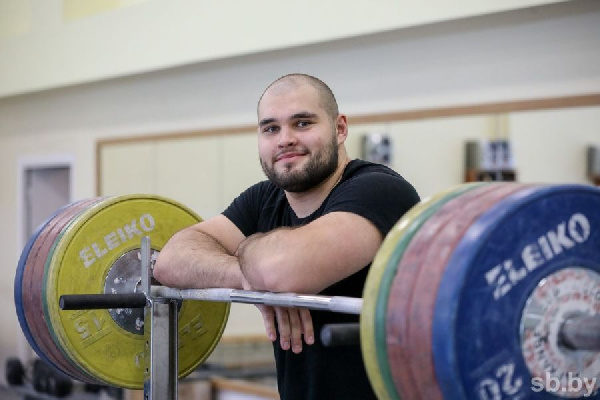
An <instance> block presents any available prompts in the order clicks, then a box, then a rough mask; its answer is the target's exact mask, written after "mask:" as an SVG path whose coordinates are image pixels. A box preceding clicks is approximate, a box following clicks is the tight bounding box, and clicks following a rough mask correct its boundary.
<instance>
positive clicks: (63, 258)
mask: <svg viewBox="0 0 600 400" xmlns="http://www.w3.org/2000/svg"><path fill="white" fill-rule="evenodd" d="M199 220H200V219H199V217H198V216H197V215H195V214H194V213H193V212H192V211H190V210H188V209H187V208H185V207H184V206H182V205H180V204H178V203H176V202H173V201H172V200H168V199H165V198H161V197H158V196H146V195H129V196H117V197H114V198H110V199H107V200H105V201H102V202H101V203H99V204H96V205H94V206H93V207H91V208H89V209H88V210H87V211H85V212H84V213H82V214H81V215H79V216H78V217H77V218H76V219H75V220H73V221H72V224H71V225H70V226H68V227H67V228H66V229H64V230H63V232H62V233H61V237H60V238H59V239H58V240H56V241H55V245H56V246H55V248H54V249H53V251H52V254H51V259H49V260H48V262H47V264H46V269H45V273H46V274H45V277H44V286H43V300H44V308H45V310H46V316H47V322H48V323H49V326H50V331H51V332H52V334H53V336H54V339H55V341H57V342H58V343H59V344H60V347H61V348H62V349H63V350H65V351H66V352H67V353H68V355H69V357H70V358H71V360H73V361H74V362H76V363H77V365H79V366H80V367H81V368H82V369H83V370H84V371H86V372H87V373H88V374H89V375H91V376H93V377H94V378H96V379H98V380H100V381H102V382H105V383H106V384H108V385H111V386H118V387H123V388H130V389H141V388H143V384H144V368H145V361H144V356H145V345H146V341H145V339H144V335H143V329H142V328H141V327H142V325H143V324H142V321H140V319H139V318H135V314H133V311H132V310H116V311H118V312H117V313H115V312H114V311H115V310H111V311H113V313H111V312H110V311H109V310H81V311H61V310H59V307H58V300H59V298H60V296H61V295H63V294H87V293H114V292H115V291H116V292H118V293H123V291H122V290H121V289H123V288H127V287H129V288H130V289H131V290H130V291H131V292H132V291H133V289H134V288H135V287H136V285H137V284H138V282H139V280H140V275H141V271H140V273H139V274H138V275H137V276H135V275H132V274H131V268H132V264H135V265H139V263H138V262H134V263H132V262H131V260H132V259H133V260H134V261H135V259H136V258H138V257H139V247H140V240H141V237H142V236H149V237H150V240H151V243H152V249H153V250H154V251H160V249H162V247H163V246H164V245H165V244H166V242H167V241H168V239H169V238H170V237H171V236H173V234H175V233H176V232H178V231H179V230H181V229H183V228H185V227H188V226H190V225H193V224H194V223H196V222H198V221H199ZM138 259H139V258H138ZM121 313H125V314H132V315H133V316H134V318H133V322H131V321H130V323H129V324H127V323H125V324H124V323H123V321H121V320H120V319H119V318H118V315H115V314H121ZM228 315H229V304H225V303H214V302H199V301H184V302H183V304H182V306H181V308H180V309H179V316H178V318H179V319H178V339H179V343H178V362H179V365H178V367H179V368H178V370H179V377H180V378H182V377H184V376H186V375H187V374H189V373H190V372H192V371H193V370H194V369H195V368H196V367H197V366H198V365H199V364H200V363H201V362H203V361H204V360H205V359H206V358H207V357H208V356H209V355H210V353H211V352H212V350H213V349H214V348H215V346H216V345H217V343H218V341H219V339H220V337H221V334H222V332H223V330H224V328H225V324H226V322H227V317H228Z"/></svg>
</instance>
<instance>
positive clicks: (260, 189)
mask: <svg viewBox="0 0 600 400" xmlns="http://www.w3.org/2000/svg"><path fill="white" fill-rule="evenodd" d="M418 201H419V196H418V195H417V192H416V191H415V189H414V188H413V187H412V185H411V184H409V183H408V182H407V181H406V180H404V178H402V177H401V176H400V175H398V174H397V173H396V172H394V171H393V170H391V169H389V168H387V167H385V166H383V165H380V164H373V163H370V162H366V161H362V160H353V161H351V162H349V163H348V165H347V166H346V169H345V170H344V173H343V175H342V178H341V180H340V182H339V183H338V184H337V186H336V187H335V188H334V189H333V190H332V191H331V193H330V194H329V195H328V196H327V198H326V199H325V201H324V202H323V204H322V205H321V206H320V207H319V208H318V209H317V210H316V211H315V212H314V213H312V214H311V215H309V216H308V217H305V218H298V217H297V216H296V214H295V213H294V211H293V210H292V208H291V207H290V205H289V204H288V202H287V199H286V197H285V194H284V192H283V190H281V189H279V188H277V187H276V186H275V185H273V184H272V183H271V182H270V181H263V182H260V183H257V184H256V185H254V186H251V187H250V188H249V189H247V190H246V191H244V192H243V193H242V194H241V195H240V196H239V197H237V198H236V199H235V200H234V201H233V202H232V204H231V205H230V206H229V207H228V208H227V209H226V210H225V211H224V212H223V214H224V215H225V216H226V217H227V218H229V219H230V220H231V221H232V222H233V223H234V224H235V225H236V226H237V227H238V229H240V231H242V233H243V234H244V235H246V236H250V235H252V234H254V233H258V232H269V231H271V230H273V229H275V228H279V227H292V226H300V225H305V224H308V223H309V222H311V221H313V220H315V219H316V218H318V217H320V216H323V215H325V214H328V213H330V212H334V211H346V212H352V213H355V214H358V215H360V216H362V217H364V218H366V219H368V220H369V221H371V222H372V223H373V224H374V225H375V226H376V227H377V229H379V231H380V232H381V233H382V235H383V236H385V235H387V233H388V231H389V230H390V229H391V228H392V227H393V226H394V225H395V224H396V222H397V221H398V220H399V219H400V217H401V216H402V215H403V214H404V213H405V212H406V211H408V210H409V209H410V208H411V207H412V206H413V205H415V204H416V203H417V202H418ZM349 234H350V233H349ZM369 266H370V265H367V266H365V268H363V269H361V270H360V271H358V272H356V273H355V274H353V275H351V276H349V277H347V278H345V279H343V280H341V281H339V282H337V283H335V284H333V285H331V286H330V287H328V288H326V289H325V290H323V291H322V292H321V293H320V294H321V295H325V296H350V297H362V291H363V286H364V284H365V279H366V277H367V273H368V270H369ZM311 316H312V320H313V325H314V329H315V343H314V344H313V345H311V346H307V345H304V346H302V352H301V353H300V354H294V353H293V352H292V351H291V350H288V351H284V350H282V349H281V347H280V345H279V340H277V341H275V342H274V345H273V347H274V352H275V361H276V365H277V381H278V387H279V393H280V396H281V398H282V399H285V400H291V399H299V400H309V399H323V400H335V399H341V400H352V399H356V400H365V399H375V398H376V397H375V393H374V392H373V390H372V388H371V385H370V384H369V381H368V379H367V375H366V372H365V367H364V364H363V360H362V354H361V351H360V345H356V346H336V347H325V346H323V345H322V344H321V341H320V338H319V335H320V332H321V328H322V327H323V325H325V324H332V323H345V322H358V320H359V317H358V316H357V315H348V314H341V313H334V312H328V311H311Z"/></svg>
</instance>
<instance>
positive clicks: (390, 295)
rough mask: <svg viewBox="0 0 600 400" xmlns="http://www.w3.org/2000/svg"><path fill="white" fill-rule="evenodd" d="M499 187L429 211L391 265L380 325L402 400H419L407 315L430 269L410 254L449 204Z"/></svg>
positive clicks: (485, 188)
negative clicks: (419, 280) (421, 275)
mask: <svg viewBox="0 0 600 400" xmlns="http://www.w3.org/2000/svg"><path fill="white" fill-rule="evenodd" d="M497 187H498V185H497V184H483V185H481V184H480V185H478V186H469V187H467V188H468V189H471V190H466V191H461V192H458V193H456V195H455V196H453V197H452V198H449V199H447V201H445V202H443V203H440V204H438V205H437V206H436V207H435V208H432V209H430V210H427V213H426V214H424V215H423V218H422V219H421V220H420V221H419V225H418V226H416V227H415V229H414V230H413V231H412V232H411V235H410V237H406V238H405V240H402V241H401V242H400V243H399V244H398V246H397V247H396V249H395V257H394V261H395V262H394V264H391V266H392V267H391V268H390V272H391V273H390V275H389V278H388V279H387V280H386V281H387V282H386V287H385V290H386V292H385V293H380V301H381V302H382V304H383V306H380V308H381V314H380V315H379V316H378V317H379V320H378V321H377V324H380V325H381V328H380V329H381V331H382V335H383V339H382V340H383V343H384V344H383V345H382V346H381V347H382V348H384V349H385V351H386V352H385V356H386V357H387V361H388V370H389V371H390V375H391V380H392V382H393V383H394V385H395V387H396V390H397V391H398V393H399V394H400V397H402V398H406V399H415V400H416V399H418V397H417V395H418V391H417V388H416V382H415V379H414V376H413V374H412V371H411V369H410V368H409V364H410V361H411V349H410V346H409V342H408V335H407V332H406V330H407V324H408V322H407V313H408V311H409V307H410V300H411V298H412V297H413V295H414V287H415V283H416V280H417V276H418V273H419V271H420V269H421V268H427V269H428V267H427V266H423V265H422V264H421V263H420V262H419V259H418V258H415V255H418V253H419V252H415V251H412V252H410V254H409V256H410V257H411V258H410V259H407V252H409V251H410V249H411V248H412V249H413V250H414V249H417V250H422V249H423V247H424V246H426V245H427V243H428V242H427V240H423V239H424V238H425V235H422V234H421V230H423V229H426V226H427V223H428V221H429V219H431V218H433V217H435V215H436V214H437V213H438V212H439V210H440V209H441V208H442V207H443V206H444V205H445V204H447V203H448V202H452V201H454V202H455V203H466V201H467V200H469V199H472V198H477V197H478V196H481V195H483V194H485V193H487V192H489V191H493V190H496V189H497ZM429 239H431V238H429ZM384 296H385V297H384ZM378 306H379V304H378ZM381 321H383V323H381Z"/></svg>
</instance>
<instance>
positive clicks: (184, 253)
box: [153, 215, 245, 289]
mask: <svg viewBox="0 0 600 400" xmlns="http://www.w3.org/2000/svg"><path fill="white" fill-rule="evenodd" d="M244 239H245V236H244V234H243V233H242V232H240V230H239V229H238V228H237V227H236V226H235V225H234V224H233V223H232V222H231V221H230V220H229V219H227V218H226V217H224V216H222V215H219V216H217V217H215V218H212V219H210V220H208V221H203V222H200V223H198V224H196V225H193V226H191V227H189V228H186V229H183V230H181V231H180V232H178V233H176V234H175V235H174V236H173V237H172V238H171V239H169V241H168V242H167V244H166V245H165V246H164V247H163V249H162V250H161V252H160V254H159V256H158V259H157V260H156V264H155V266H154V271H153V273H154V277H155V278H156V279H158V280H159V281H160V282H161V283H162V284H164V285H166V286H170V287H178V288H207V287H226V288H234V289H241V288H242V287H243V279H244V278H243V275H242V271H241V269H240V265H239V262H238V257H236V256H235V255H234V254H235V251H236V249H237V247H238V246H239V244H240V243H241V242H242V241H243V240H244Z"/></svg>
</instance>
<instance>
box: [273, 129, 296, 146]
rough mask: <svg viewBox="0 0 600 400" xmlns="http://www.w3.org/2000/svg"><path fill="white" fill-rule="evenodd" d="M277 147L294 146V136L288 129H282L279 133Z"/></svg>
mask: <svg viewBox="0 0 600 400" xmlns="http://www.w3.org/2000/svg"><path fill="white" fill-rule="evenodd" d="M277 144H278V145H279V147H288V146H293V145H294V144H296V134H295V133H294V131H293V130H292V129H290V128H288V127H282V128H281V131H280V132H279V142H278V143H277Z"/></svg>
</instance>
